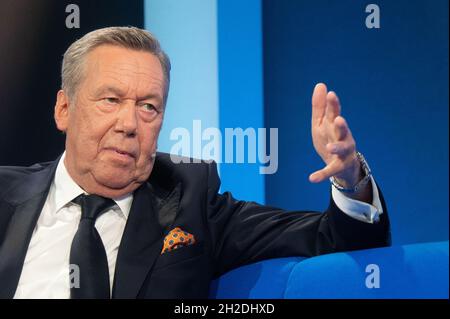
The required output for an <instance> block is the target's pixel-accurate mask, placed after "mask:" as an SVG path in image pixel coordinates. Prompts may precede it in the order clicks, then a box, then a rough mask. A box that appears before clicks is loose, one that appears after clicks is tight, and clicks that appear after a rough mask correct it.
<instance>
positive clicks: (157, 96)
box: [139, 93, 162, 101]
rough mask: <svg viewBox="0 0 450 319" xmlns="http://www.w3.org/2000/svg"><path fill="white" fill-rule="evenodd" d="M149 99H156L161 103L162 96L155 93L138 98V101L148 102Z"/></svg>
mask: <svg viewBox="0 0 450 319" xmlns="http://www.w3.org/2000/svg"><path fill="white" fill-rule="evenodd" d="M150 99H157V100H158V101H162V96H161V95H160V94H157V93H149V94H146V95H144V96H142V97H140V98H139V100H140V101H143V100H150Z"/></svg>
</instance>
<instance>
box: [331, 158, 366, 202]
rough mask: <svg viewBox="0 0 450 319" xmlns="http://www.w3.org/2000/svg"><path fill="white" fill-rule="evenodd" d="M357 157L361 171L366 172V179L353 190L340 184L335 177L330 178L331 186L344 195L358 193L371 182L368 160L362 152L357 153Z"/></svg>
mask: <svg viewBox="0 0 450 319" xmlns="http://www.w3.org/2000/svg"><path fill="white" fill-rule="evenodd" d="M356 157H357V158H358V161H359V163H360V164H361V169H362V170H363V172H364V177H363V178H362V179H361V180H360V181H359V182H358V183H357V184H356V185H355V186H353V187H352V188H345V187H344V186H342V185H341V184H339V183H338V182H337V180H336V178H335V177H334V176H331V177H330V182H331V184H332V185H333V186H334V187H336V189H337V190H339V191H341V192H344V193H350V194H352V193H357V192H358V191H359V190H360V189H361V188H364V187H365V186H366V185H367V183H368V182H369V180H370V177H371V176H372V172H371V170H370V168H369V164H367V161H366V159H365V158H364V156H363V155H362V154H361V153H360V152H356Z"/></svg>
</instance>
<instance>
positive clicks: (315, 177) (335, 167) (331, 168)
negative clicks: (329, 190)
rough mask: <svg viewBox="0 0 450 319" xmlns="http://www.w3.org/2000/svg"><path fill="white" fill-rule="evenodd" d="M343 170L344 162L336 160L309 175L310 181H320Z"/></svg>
mask: <svg viewBox="0 0 450 319" xmlns="http://www.w3.org/2000/svg"><path fill="white" fill-rule="evenodd" d="M342 170H343V167H342V163H341V162H340V161H334V162H331V163H330V164H328V165H327V166H325V167H324V168H322V169H321V170H318V171H316V172H314V173H312V174H311V175H309V181H310V182H312V183H320V182H322V181H324V180H326V179H328V178H330V177H331V176H334V175H337V174H338V173H339V172H341V171H342Z"/></svg>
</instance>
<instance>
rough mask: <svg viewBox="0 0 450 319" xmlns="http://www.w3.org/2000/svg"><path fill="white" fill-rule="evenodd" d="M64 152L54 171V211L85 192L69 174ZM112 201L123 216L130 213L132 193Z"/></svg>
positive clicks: (126, 216)
mask: <svg viewBox="0 0 450 319" xmlns="http://www.w3.org/2000/svg"><path fill="white" fill-rule="evenodd" d="M65 157H66V152H64V153H63V154H62V156H61V158H60V160H59V162H58V166H57V167H56V172H55V180H54V183H55V204H56V207H55V208H56V212H58V211H59V210H60V209H61V208H63V207H64V206H66V205H67V204H68V203H70V202H71V201H72V200H73V199H74V198H75V197H77V196H79V195H81V194H86V192H85V191H84V190H83V189H82V188H81V187H80V186H78V184H77V183H75V181H74V180H73V179H72V177H71V176H70V175H69V172H68V171H67V169H66V165H65V164H64V159H65ZM113 200H114V202H115V203H116V204H117V206H119V208H120V211H121V212H122V214H123V216H124V217H125V218H128V215H129V214H130V209H131V204H132V202H133V194H132V193H130V194H127V195H124V196H122V197H118V198H113Z"/></svg>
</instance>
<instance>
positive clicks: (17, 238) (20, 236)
mask: <svg viewBox="0 0 450 319" xmlns="http://www.w3.org/2000/svg"><path fill="white" fill-rule="evenodd" d="M58 161H59V158H58V159H57V160H56V161H54V162H52V163H51V164H50V165H49V166H47V167H46V168H44V169H42V170H39V171H37V172H35V173H31V174H29V175H28V176H26V177H25V178H24V179H23V181H22V182H21V183H20V184H19V185H18V186H16V187H13V188H12V189H11V190H10V191H8V192H7V194H6V195H5V196H4V198H5V199H7V201H8V202H7V204H8V206H9V207H11V209H12V217H11V220H10V222H9V225H8V228H7V230H6V233H5V237H4V241H3V243H2V245H1V246H0V283H1V284H0V298H13V297H14V294H15V292H16V289H17V284H18V282H19V279H20V274H21V272H22V268H23V263H24V260H25V256H26V253H27V250H28V245H29V243H30V240H31V235H32V234H33V230H34V228H35V226H36V223H37V220H38V218H39V215H40V213H41V211H42V208H43V206H44V203H45V200H46V199H47V194H48V191H49V188H50V184H51V182H52V180H53V176H54V174H55V171H56V166H57V164H58Z"/></svg>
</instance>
